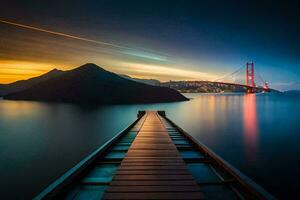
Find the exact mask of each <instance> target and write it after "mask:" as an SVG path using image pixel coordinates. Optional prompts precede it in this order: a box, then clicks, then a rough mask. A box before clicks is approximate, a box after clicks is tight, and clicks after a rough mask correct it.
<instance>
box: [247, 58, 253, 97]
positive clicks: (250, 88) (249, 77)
mask: <svg viewBox="0 0 300 200" xmlns="http://www.w3.org/2000/svg"><path fill="white" fill-rule="evenodd" d="M246 85H247V86H248V88H247V92H248V93H254V87H255V82H254V63H253V62H247V63H246Z"/></svg>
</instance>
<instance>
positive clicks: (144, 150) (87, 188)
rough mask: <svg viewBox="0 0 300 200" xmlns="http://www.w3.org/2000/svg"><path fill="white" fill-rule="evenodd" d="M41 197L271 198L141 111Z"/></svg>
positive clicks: (156, 115) (159, 115)
mask: <svg viewBox="0 0 300 200" xmlns="http://www.w3.org/2000/svg"><path fill="white" fill-rule="evenodd" d="M40 199H67V200H89V199H106V200H112V199H120V200H125V199H127V200H129V199H145V200H147V199H149V200H150V199H170V200H171V199H182V200H185V199H212V200H227V199H228V200H234V199H240V200H245V199H246V200H248V199H249V200H252V199H259V200H262V199H275V198H274V197H273V196H272V195H270V194H269V193H268V192H266V191H265V190H264V189H263V188H262V187H260V186H259V185H257V184H256V183H255V182H253V181H252V180H251V179H249V178H248V177H246V176H245V175H244V174H242V173H241V172H239V171H238V170H237V169H235V168H234V167H233V166H231V165H230V164H228V163H227V162H226V161H224V160H223V159H222V158H220V157H219V156H217V155H216V154H215V153H214V152H212V151H211V150H210V149H209V148H207V147H206V146H205V145H203V144H201V143H200V142H199V141H197V140H195V139H194V138H192V137H191V136H190V135H189V134H188V133H186V132H185V131H184V130H182V129H181V128H180V127H178V126H177V125H176V124H175V123H173V122H172V121H171V120H170V119H168V118H167V117H166V116H165V112H164V111H147V112H145V111H140V112H139V113H138V118H137V120H136V121H134V122H133V123H132V124H130V125H129V126H128V127H127V128H125V129H124V130H123V131H121V132H120V133H119V134H117V135H116V136H115V137H114V138H112V139H111V140H110V141H108V142H107V143H105V144H104V145H103V146H102V147H99V148H98V149H97V150H96V151H95V152H93V153H92V154H90V155H89V156H87V157H86V158H85V159H83V160H82V161H81V162H80V163H78V164H77V165H76V166H74V167H73V168H72V169H70V170H69V171H68V172H66V173H65V174H64V175H63V176H62V177H60V178H59V179H57V180H56V181H55V182H54V183H52V184H50V185H49V186H48V187H46V188H45V189H44V190H43V191H42V192H41V193H40V194H38V195H37V196H36V197H35V198H34V200H40Z"/></svg>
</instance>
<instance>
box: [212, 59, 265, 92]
mask: <svg viewBox="0 0 300 200" xmlns="http://www.w3.org/2000/svg"><path fill="white" fill-rule="evenodd" d="M241 69H242V68H240V69H239V70H237V71H235V72H233V73H231V74H229V75H226V76H225V77H222V78H219V79H216V80H215V81H207V82H209V83H216V84H224V85H233V86H241V87H245V88H246V91H247V93H255V92H259V91H264V92H270V88H269V84H268V82H266V81H265V80H264V79H262V77H261V76H260V75H259V74H258V73H257V76H258V78H259V80H260V81H261V82H262V85H257V84H256V83H255V78H256V77H255V74H256V73H255V72H254V63H253V62H247V63H246V78H245V80H246V82H245V84H243V83H230V82H226V81H222V80H223V79H226V78H228V77H234V76H235V75H237V74H238V72H240V70H241Z"/></svg>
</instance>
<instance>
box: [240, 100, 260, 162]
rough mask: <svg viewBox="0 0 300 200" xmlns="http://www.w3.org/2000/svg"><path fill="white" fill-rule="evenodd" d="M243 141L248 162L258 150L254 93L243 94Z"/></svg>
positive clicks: (254, 156)
mask: <svg viewBox="0 0 300 200" xmlns="http://www.w3.org/2000/svg"><path fill="white" fill-rule="evenodd" d="M243 125H244V143H245V153H246V158H247V160H248V162H250V163H251V162H254V161H255V158H256V154H257V151H258V149H257V148H258V124H257V113H256V95H255V94H247V95H245V96H244V116H243Z"/></svg>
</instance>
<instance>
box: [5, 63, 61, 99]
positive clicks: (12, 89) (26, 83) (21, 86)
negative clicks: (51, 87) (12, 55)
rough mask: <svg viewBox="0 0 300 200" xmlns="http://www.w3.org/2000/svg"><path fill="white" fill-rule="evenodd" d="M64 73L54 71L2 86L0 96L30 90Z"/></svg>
mask: <svg viewBox="0 0 300 200" xmlns="http://www.w3.org/2000/svg"><path fill="white" fill-rule="evenodd" d="M63 73H64V71H61V70H58V69H53V70H51V71H50V72H48V73H46V74H43V75H41V76H38V77H34V78H30V79H28V80H21V81H16V82H14V83H10V84H0V96H4V95H6V94H9V93H16V92H19V91H22V90H25V89H28V88H30V87H32V86H34V85H36V84H38V83H41V82H43V81H46V80H49V79H51V78H54V77H58V76H60V75H62V74H63Z"/></svg>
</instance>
